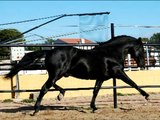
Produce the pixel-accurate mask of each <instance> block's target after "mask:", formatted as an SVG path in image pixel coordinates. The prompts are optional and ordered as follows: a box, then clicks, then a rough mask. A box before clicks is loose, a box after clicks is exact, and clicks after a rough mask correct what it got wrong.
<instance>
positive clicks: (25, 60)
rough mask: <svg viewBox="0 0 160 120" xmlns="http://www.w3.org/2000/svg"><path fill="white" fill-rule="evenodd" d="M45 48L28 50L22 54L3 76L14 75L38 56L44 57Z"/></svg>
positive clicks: (10, 76)
mask: <svg viewBox="0 0 160 120" xmlns="http://www.w3.org/2000/svg"><path fill="white" fill-rule="evenodd" d="M46 52H47V50H42V51H35V52H30V53H27V54H25V55H24V57H23V58H22V59H21V60H20V61H19V62H18V63H17V64H16V65H14V66H13V67H12V68H11V70H10V72H9V73H8V74H6V75H5V78H7V79H9V78H12V77H13V76H15V75H16V74H17V73H18V72H19V71H20V70H23V69H24V68H26V67H28V66H29V65H31V64H33V63H35V62H36V61H38V60H39V59H40V58H42V57H45V55H46Z"/></svg>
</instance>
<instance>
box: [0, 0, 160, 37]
mask: <svg viewBox="0 0 160 120" xmlns="http://www.w3.org/2000/svg"><path fill="white" fill-rule="evenodd" d="M94 12H110V14H109V15H108V24H107V25H108V26H110V23H114V25H115V35H122V34H125V35H131V36H133V37H148V38H149V37H151V36H152V35H153V34H154V33H157V32H160V28H159V26H160V14H159V13H160V1H95V0H94V1H67V0H65V1H0V24H3V23H8V22H17V21H23V20H30V19H36V18H43V17H48V16H55V15H61V14H79V13H94ZM49 20H51V19H46V20H39V21H34V22H28V23H22V24H13V25H0V29H6V28H16V29H18V30H19V31H20V32H25V31H27V30H29V29H31V28H33V27H35V26H37V25H40V24H42V23H44V22H46V21H49ZM76 20H77V18H76V17H66V18H61V19H59V20H57V21H54V22H52V23H49V24H47V25H45V26H42V27H40V28H38V29H36V30H33V31H31V32H29V33H27V34H25V36H28V35H35V34H36V35H40V36H43V37H50V36H56V35H60V34H65V33H71V32H76V30H77V29H78V28H77V27H73V25H77V24H78V22H77V21H76ZM127 26H128V27H127ZM139 26H153V28H143V27H139ZM155 26H158V28H155ZM107 34H108V36H110V28H108V31H107ZM34 37H35V36H34ZM63 37H72V36H63ZM36 38H38V36H36ZM36 38H33V37H31V38H30V39H36ZM39 38H40V37H39Z"/></svg>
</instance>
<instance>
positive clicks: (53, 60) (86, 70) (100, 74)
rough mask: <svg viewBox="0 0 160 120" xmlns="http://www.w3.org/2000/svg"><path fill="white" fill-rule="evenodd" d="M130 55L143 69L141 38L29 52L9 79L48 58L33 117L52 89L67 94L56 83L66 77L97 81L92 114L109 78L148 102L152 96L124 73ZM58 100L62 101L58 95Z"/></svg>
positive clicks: (9, 75)
mask: <svg viewBox="0 0 160 120" xmlns="http://www.w3.org/2000/svg"><path fill="white" fill-rule="evenodd" d="M127 53H130V54H131V55H132V56H133V57H134V58H135V60H136V62H137V65H138V66H139V67H143V68H144V66H145V59H144V49H143V44H142V41H141V39H136V38H133V37H130V36H118V37H115V38H113V39H111V40H110V41H108V42H104V43H100V45H99V46H96V47H95V48H94V49H92V50H80V49H77V48H74V47H59V48H55V49H53V50H47V51H38V52H32V53H28V54H26V55H25V56H24V57H23V58H22V60H21V61H20V62H19V63H18V64H17V65H15V66H14V67H13V68H12V69H11V71H10V72H9V73H8V74H7V75H6V78H11V77H13V76H14V75H15V74H17V73H18V71H20V70H22V69H23V68H25V67H26V66H28V65H30V64H32V63H34V62H36V61H37V59H40V58H41V57H43V56H45V67H46V70H47V71H48V75H49V78H48V80H47V81H46V83H45V84H44V85H43V86H42V88H41V91H40V94H39V96H38V98H37V101H36V103H35V112H34V114H35V113H37V112H38V111H39V109H40V103H41V100H42V98H43V96H44V95H45V94H46V93H47V91H48V89H49V88H50V87H51V86H53V87H54V88H55V89H57V90H59V91H60V94H62V95H64V93H65V91H64V90H63V88H61V87H60V86H58V85H57V84H56V81H57V80H59V79H60V78H61V77H63V76H65V77H67V76H74V77H77V78H81V79H93V80H96V83H95V88H94V91H93V97H92V100H91V104H90V106H91V108H93V111H94V110H96V106H95V99H96V96H97V95H98V92H99V89H100V87H101V85H102V83H103V82H104V81H105V80H108V79H110V78H113V79H116V78H118V79H121V80H122V81H124V82H125V83H127V84H129V85H130V86H132V87H134V88H135V89H137V90H138V91H139V92H140V93H141V94H142V95H143V96H145V98H146V99H147V98H148V96H149V95H148V94H147V93H146V92H145V91H144V90H142V89H141V88H140V87H138V86H137V85H136V83H134V82H133V81H132V80H131V79H130V78H129V77H128V76H127V75H126V74H125V72H124V70H123V69H124V59H125V57H126V54H127ZM68 82H69V81H68ZM58 98H59V99H60V97H59V96H58Z"/></svg>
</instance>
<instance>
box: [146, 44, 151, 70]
mask: <svg viewBox="0 0 160 120" xmlns="http://www.w3.org/2000/svg"><path fill="white" fill-rule="evenodd" d="M146 56H147V70H148V67H149V65H150V64H149V52H148V46H146Z"/></svg>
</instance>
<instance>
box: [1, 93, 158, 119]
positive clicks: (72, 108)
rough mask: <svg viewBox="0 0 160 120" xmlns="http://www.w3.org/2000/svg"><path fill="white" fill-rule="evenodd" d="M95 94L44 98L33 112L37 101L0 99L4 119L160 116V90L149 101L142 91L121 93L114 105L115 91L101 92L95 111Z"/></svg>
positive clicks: (146, 117)
mask: <svg viewBox="0 0 160 120" xmlns="http://www.w3.org/2000/svg"><path fill="white" fill-rule="evenodd" d="M90 99H91V97H74V98H64V99H63V100H62V101H57V100H55V99H43V101H42V107H41V110H40V112H39V113H38V114H37V115H36V116H31V114H32V113H33V106H34V103H23V102H20V101H19V102H16V101H15V102H11V103H3V102H2V101H1V102H0V116H1V117H0V119H1V120H22V119H23V120H37V119H38V120H111V119H112V120H160V108H159V106H160V94H159V93H155V94H153V93H152V94H150V100H149V101H146V100H145V99H144V97H142V96H141V95H139V94H135V95H125V96H118V108H117V109H114V108H113V97H112V95H106V96H98V97H97V101H96V104H97V107H98V108H99V109H98V110H97V111H96V112H95V113H92V110H91V109H90V107H89V103H90Z"/></svg>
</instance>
